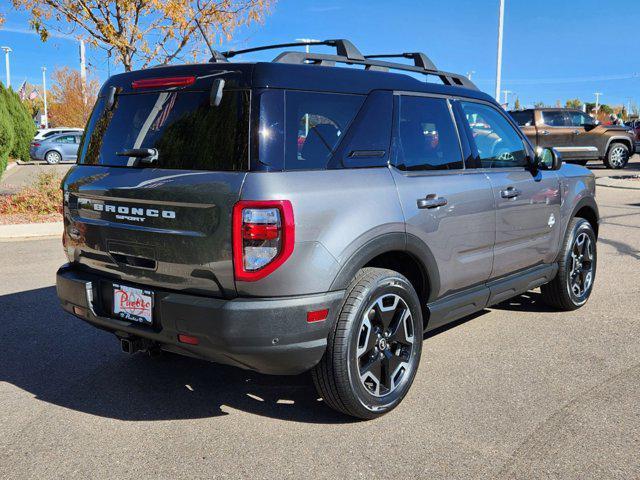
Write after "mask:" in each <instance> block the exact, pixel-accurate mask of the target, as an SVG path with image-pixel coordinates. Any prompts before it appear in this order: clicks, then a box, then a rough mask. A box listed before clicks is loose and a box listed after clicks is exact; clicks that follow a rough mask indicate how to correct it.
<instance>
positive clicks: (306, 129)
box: [296, 38, 320, 138]
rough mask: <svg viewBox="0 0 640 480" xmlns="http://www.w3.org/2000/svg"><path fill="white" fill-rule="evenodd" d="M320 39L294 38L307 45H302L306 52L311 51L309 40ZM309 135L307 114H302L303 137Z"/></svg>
mask: <svg viewBox="0 0 640 480" xmlns="http://www.w3.org/2000/svg"><path fill="white" fill-rule="evenodd" d="M319 41H320V40H316V39H315V38H296V42H305V43H306V44H307V45H305V46H304V49H305V51H306V52H307V53H309V52H310V51H311V49H310V48H309V47H311V45H309V43H311V42H319ZM308 135H309V114H308V113H305V114H304V136H305V138H306V137H307V136H308Z"/></svg>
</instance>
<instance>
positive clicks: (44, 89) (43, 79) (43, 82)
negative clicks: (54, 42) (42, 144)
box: [42, 67, 49, 128]
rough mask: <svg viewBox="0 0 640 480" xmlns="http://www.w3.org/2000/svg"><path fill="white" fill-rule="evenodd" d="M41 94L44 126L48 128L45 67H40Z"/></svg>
mask: <svg viewBox="0 0 640 480" xmlns="http://www.w3.org/2000/svg"><path fill="white" fill-rule="evenodd" d="M42 95H43V99H44V128H49V112H48V111H47V67H42Z"/></svg>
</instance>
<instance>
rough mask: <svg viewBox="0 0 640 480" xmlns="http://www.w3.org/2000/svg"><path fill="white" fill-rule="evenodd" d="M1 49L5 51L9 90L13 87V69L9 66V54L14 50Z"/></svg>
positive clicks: (8, 48)
mask: <svg viewBox="0 0 640 480" xmlns="http://www.w3.org/2000/svg"><path fill="white" fill-rule="evenodd" d="M1 48H2V50H4V64H5V67H6V69H7V88H9V87H10V86H11V67H10V65H9V53H11V52H12V51H13V50H11V48H10V47H1Z"/></svg>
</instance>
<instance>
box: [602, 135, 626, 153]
mask: <svg viewBox="0 0 640 480" xmlns="http://www.w3.org/2000/svg"><path fill="white" fill-rule="evenodd" d="M612 143H624V144H625V145H626V146H627V147H629V153H630V154H633V141H632V140H631V138H629V137H624V136H622V135H617V136H613V137H610V138H609V140H607V146H606V148H605V149H604V154H605V155H608V154H609V147H610V146H611V144H612Z"/></svg>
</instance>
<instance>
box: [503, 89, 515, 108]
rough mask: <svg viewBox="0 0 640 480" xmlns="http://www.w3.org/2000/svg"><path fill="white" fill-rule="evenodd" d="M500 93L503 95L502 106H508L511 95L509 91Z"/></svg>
mask: <svg viewBox="0 0 640 480" xmlns="http://www.w3.org/2000/svg"><path fill="white" fill-rule="evenodd" d="M502 93H503V94H504V104H505V105H507V106H508V105H509V94H510V93H513V92H512V91H511V90H502Z"/></svg>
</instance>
